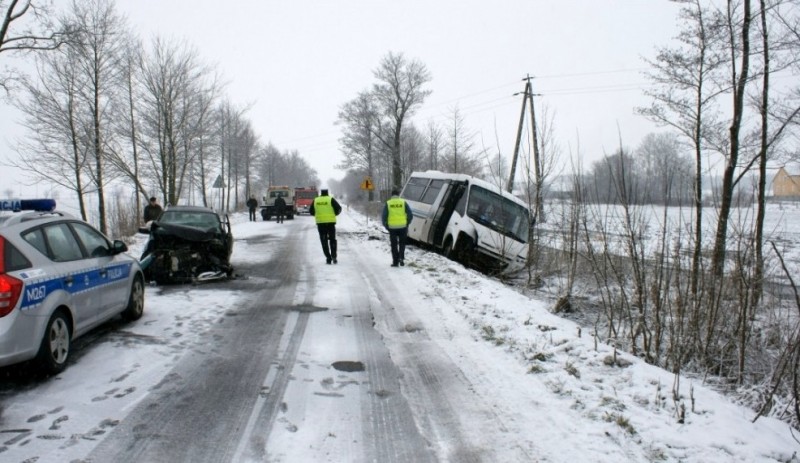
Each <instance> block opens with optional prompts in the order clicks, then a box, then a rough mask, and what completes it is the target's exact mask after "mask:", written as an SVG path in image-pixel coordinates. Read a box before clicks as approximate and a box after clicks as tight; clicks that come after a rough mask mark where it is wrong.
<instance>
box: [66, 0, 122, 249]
mask: <svg viewBox="0 0 800 463" xmlns="http://www.w3.org/2000/svg"><path fill="white" fill-rule="evenodd" d="M71 14H72V15H73V22H74V23H75V24H79V25H80V29H79V31H78V33H76V34H75V35H74V36H73V39H72V40H71V41H70V43H69V46H70V47H71V48H72V49H73V50H74V53H75V55H76V58H77V60H76V64H77V66H78V68H79V71H80V72H81V73H82V74H83V75H84V76H86V77H87V82H86V85H84V86H82V87H81V88H80V89H79V91H80V97H81V100H82V101H81V102H80V104H81V105H85V107H86V108H88V114H89V116H90V119H91V132H90V152H91V158H92V163H91V164H90V166H91V169H89V172H90V176H91V180H92V182H93V183H94V185H95V190H96V193H97V212H98V221H99V228H100V231H102V232H104V233H105V232H106V231H107V224H106V222H107V220H106V210H105V187H106V183H107V181H108V179H106V175H107V172H106V166H105V163H106V158H107V154H106V150H107V146H108V143H110V141H111V139H113V137H114V132H113V130H112V127H113V122H112V121H113V120H114V118H115V117H117V115H116V114H115V113H114V111H115V109H116V105H115V100H116V98H117V94H116V92H117V88H118V87H119V83H120V77H121V73H120V70H121V69H122V68H121V66H120V60H121V58H122V56H123V44H124V43H125V41H126V40H127V35H126V33H127V32H126V30H125V23H124V19H123V18H122V17H121V16H120V15H119V14H117V12H116V10H115V6H114V3H112V2H111V0H87V1H77V0H73V4H72V12H71Z"/></svg>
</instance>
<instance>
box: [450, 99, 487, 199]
mask: <svg viewBox="0 0 800 463" xmlns="http://www.w3.org/2000/svg"><path fill="white" fill-rule="evenodd" d="M445 134H446V135H445V137H446V139H445V144H446V151H445V154H444V156H443V157H442V160H441V162H442V167H443V168H444V169H445V170H446V171H448V172H453V173H458V174H467V175H473V176H481V175H482V174H483V164H484V160H485V158H486V152H485V149H480V150H479V149H478V148H477V144H476V142H475V131H473V130H471V129H469V128H468V127H467V125H466V122H465V121H464V116H463V115H462V114H461V110H460V109H459V108H458V106H456V107H454V108H453V109H452V112H451V115H450V121H449V125H448V127H447V130H446V132H445ZM498 186H499V187H500V188H502V185H498Z"/></svg>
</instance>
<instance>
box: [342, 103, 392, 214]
mask: <svg viewBox="0 0 800 463" xmlns="http://www.w3.org/2000/svg"><path fill="white" fill-rule="evenodd" d="M337 123H338V124H340V125H342V126H343V129H342V133H343V135H342V138H340V139H339V146H340V151H341V153H342V155H343V156H344V159H343V160H342V162H341V163H339V164H338V165H337V167H338V168H340V169H345V170H350V169H354V170H358V171H360V172H363V173H364V175H367V176H369V177H371V178H375V168H376V163H377V161H378V159H377V157H378V153H379V150H380V148H381V147H380V144H379V140H378V138H377V136H376V134H377V133H378V132H379V130H380V114H379V109H378V107H377V106H376V99H375V98H374V95H372V94H371V93H369V92H361V93H359V94H358V96H357V97H356V98H355V99H353V100H351V101H349V102H347V103H345V104H344V105H343V106H342V108H341V109H340V110H339V119H338V121H337ZM368 194H369V200H370V201H372V200H373V191H372V190H369V193H368Z"/></svg>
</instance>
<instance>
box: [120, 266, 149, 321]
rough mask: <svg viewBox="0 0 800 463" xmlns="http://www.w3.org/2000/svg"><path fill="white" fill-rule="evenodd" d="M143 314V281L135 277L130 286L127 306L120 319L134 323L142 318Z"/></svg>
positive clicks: (137, 276)
mask: <svg viewBox="0 0 800 463" xmlns="http://www.w3.org/2000/svg"><path fill="white" fill-rule="evenodd" d="M143 313H144V281H143V280H142V277H141V276H139V275H136V277H135V278H134V279H133V284H132V285H131V295H130V297H129V298H128V306H127V307H125V310H123V311H122V314H121V315H122V318H123V319H125V320H127V321H134V320H138V319H140V318H142V314H143Z"/></svg>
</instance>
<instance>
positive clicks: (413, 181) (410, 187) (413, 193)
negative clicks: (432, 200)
mask: <svg viewBox="0 0 800 463" xmlns="http://www.w3.org/2000/svg"><path fill="white" fill-rule="evenodd" d="M428 181H429V180H428V179H427V178H420V177H411V178H410V179H408V183H406V187H405V188H403V194H401V195H400V196H402V197H403V198H405V199H408V200H409V201H420V198H422V194H423V193H425V187H426V186H428Z"/></svg>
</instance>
